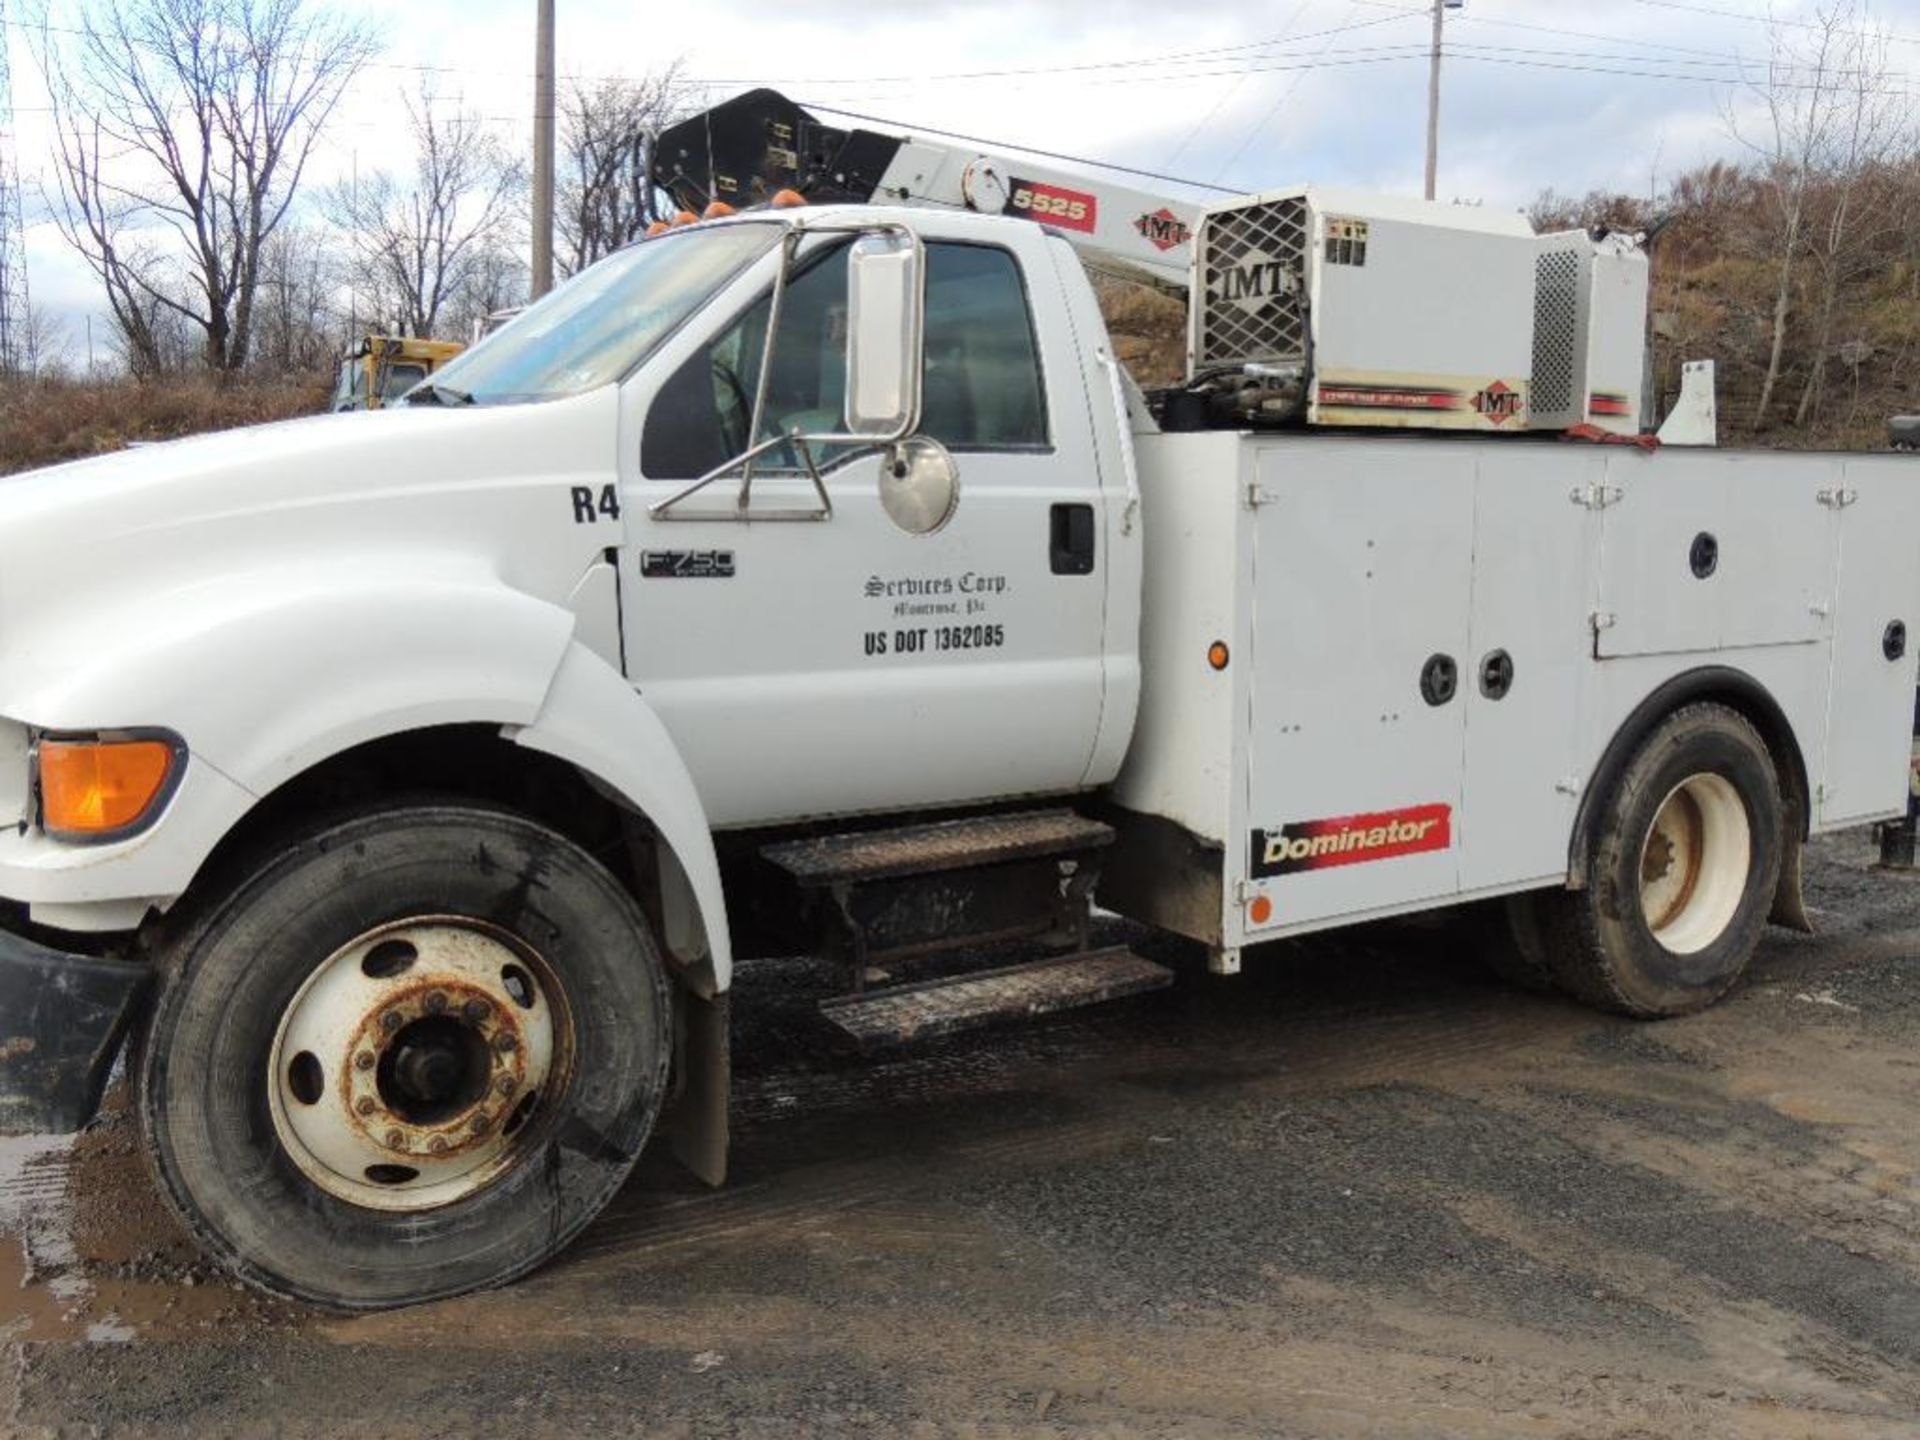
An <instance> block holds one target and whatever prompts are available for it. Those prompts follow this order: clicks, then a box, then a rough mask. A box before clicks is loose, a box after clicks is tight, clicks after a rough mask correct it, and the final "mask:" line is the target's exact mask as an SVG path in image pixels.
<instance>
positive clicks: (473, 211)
mask: <svg viewBox="0 0 1920 1440" xmlns="http://www.w3.org/2000/svg"><path fill="white" fill-rule="evenodd" d="M407 120H408V129H409V132H410V133H411V135H412V138H413V144H414V170H413V174H412V175H411V176H410V177H408V178H406V179H404V180H401V179H396V178H395V177H394V176H392V175H389V174H386V173H379V174H375V175H373V176H370V177H366V176H363V177H360V178H358V179H357V180H355V181H348V182H341V183H338V184H336V185H334V186H333V187H332V188H331V189H330V190H329V191H328V192H327V196H326V202H325V208H326V210H327V213H328V215H329V217H330V218H331V219H332V220H333V222H334V223H335V224H336V225H338V226H340V228H341V229H342V230H344V231H345V232H346V233H347V236H348V238H349V241H350V243H351V244H352V246H353V250H354V257H355V264H356V269H357V272H358V275H357V278H358V279H359V280H360V281H362V282H363V283H364V284H365V286H366V287H367V289H369V290H370V291H371V292H372V294H373V295H374V297H375V304H376V306H377V307H378V313H380V314H382V315H391V317H392V318H393V321H394V323H396V324H398V325H399V326H400V327H401V329H402V331H403V332H404V333H406V334H409V335H419V336H429V335H432V334H433V333H434V331H435V329H436V328H437V327H438V326H439V324H440V323H441V316H442V312H443V311H445V310H447V309H448V308H449V306H457V304H458V301H459V297H461V296H462V295H463V294H464V293H465V292H466V291H467V290H468V289H470V288H472V287H473V286H474V285H476V284H479V283H482V282H483V281H489V280H491V279H492V278H493V275H494V273H495V271H496V270H497V266H494V265H493V263H492V252H493V251H494V250H495V249H497V248H498V246H499V244H500V241H501V239H502V237H503V235H504V233H505V231H506V228H507V225H508V222H509V220H510V219H511V217H512V214H513V201H514V198H515V196H516V195H517V194H518V193H519V191H520V190H521V188H522V187H523V185H524V183H525V181H524V175H523V173H522V171H521V169H520V167H519V165H518V163H517V162H516V161H515V160H513V159H512V158H511V157H510V156H509V153H508V151H507V149H506V147H505V146H503V145H502V144H500V142H499V141H498V139H497V138H496V137H495V136H494V135H493V134H492V133H491V132H490V131H488V130H487V128H486V126H485V124H484V122H483V121H482V120H481V119H480V117H479V116H478V115H476V114H474V113H473V112H472V111H471V110H468V109H466V108H465V107H463V106H460V105H458V104H456V105H455V106H454V107H452V108H451V110H447V109H443V107H442V106H441V105H440V104H439V103H438V101H437V100H436V98H435V96H434V94H433V93H432V91H431V90H430V89H423V90H422V91H421V93H420V94H419V96H418V97H417V98H415V99H411V100H409V101H408V102H407Z"/></svg>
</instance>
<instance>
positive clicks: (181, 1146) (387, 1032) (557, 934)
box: [136, 806, 672, 1310]
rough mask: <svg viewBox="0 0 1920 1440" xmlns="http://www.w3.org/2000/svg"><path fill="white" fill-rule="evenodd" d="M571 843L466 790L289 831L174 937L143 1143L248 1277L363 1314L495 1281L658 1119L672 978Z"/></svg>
mask: <svg viewBox="0 0 1920 1440" xmlns="http://www.w3.org/2000/svg"><path fill="white" fill-rule="evenodd" d="M669 984H670V982H669V980H668V978H667V974H666V971H665V968H664V967H663V965H662V964H661V961H660V958H659V954H658V951H657V949H656V947H655V945H654V942H653V939H652V936H651V934H650V932H649V929H648V926H647V923H646V920H645V917H644V916H643V915H642V914H641V912H640V910H639V907H638V906H637V905H636V904H635V903H634V900H633V898H632V896H631V895H629V894H628V893H627V892H626V891H625V890H624V889H623V888H622V887H621V886H620V884H619V883H618V882H617V881H616V880H615V879H614V878H613V876H612V875H610V874H609V873H608V872H607V871H606V870H605V869H604V868H603V867H601V866H600V865H599V864H598V863H597V862H596V861H595V860H594V859H593V858H592V857H591V856H589V855H588V854H586V852H584V851H583V850H581V849H580V848H579V847H578V846H576V845H574V844H573V843H572V842H570V841H568V840H566V839H565V838H563V837H562V836H560V835H557V834H555V833H553V832H551V831H549V830H546V829H544V828H542V827H541V826H538V825H535V824H533V823H531V822H529V821H526V820H523V819H521V818H519V817H516V816H512V815H508V814H504V813H501V812H497V811H491V810H481V809H472V808H467V807H462V806H431V807H427V806H422V807H412V808H406V809H396V810H391V811H386V812H383V813H380V814H377V815H370V816H365V817H361V818H358V819H354V820H351V821H348V822H346V823H344V824H339V825H336V826H333V827H331V828H328V829H325V830H322V831H319V832H317V833H315V834H313V835H310V836H308V837H306V838H304V839H302V840H300V841H298V842H296V843H294V844H292V845H289V846H288V847H286V848H285V849H283V850H282V851H281V852H280V853H278V854H277V855H276V856H274V857H273V858H272V859H271V860H269V861H268V862H267V863H266V864H265V865H264V866H262V867H261V868H259V869H258V870H257V871H255V872H254V873H253V874H252V875H251V876H250V877H249V878H247V879H246V880H245V881H244V882H243V883H242V884H241V885H239V886H238V887H237V889H236V890H235V891H234V892H233V893H232V894H231V895H230V897H228V898H227V899H226V900H225V901H224V902H223V903H221V904H219V905H218V906H216V907H214V908H213V909H212V910H211V911H210V912H209V913H207V914H206V915H205V916H203V917H202V918H201V919H200V920H199V921H198V922H197V923H196V924H194V925H192V926H191V927H190V928H189V929H188V931H187V932H186V933H185V934H184V935H183V936H182V937H181V938H180V939H179V941H178V942H177V943H176V944H175V945H174V946H173V947H172V950H171V952H170V954H169V956H168V957H167V961H166V965H165V971H164V974H163V980H162V989H161V994H160V1000H159V1003H158V1005H157V1006H156V1007H155V1011H154V1015H153V1018H152V1021H151V1027H150V1029H149V1031H148V1034H147V1037H146V1042H145V1044H144V1045H143V1046H142V1048H141V1054H142V1059H141V1063H140V1066H139V1070H138V1073H137V1076H136V1083H137V1086H138V1108H139V1116H140V1122H141V1126H142V1131H143V1135H144V1137H145V1140H146V1145H147V1149H148V1153H149V1154H150V1156H151V1157H152V1159H153V1161H154V1164H155V1168H156V1169H157V1171H158V1173H159V1176H160V1180H161V1183H162V1187H163V1189H164V1191H165V1193H166V1195H167V1197H168V1199H169V1200H170V1202H171V1203H172V1205H173V1206H174V1208H175V1209H176V1210H177V1211H178V1212H179V1214H180V1215H181V1218H182V1219H183V1220H184V1221H185V1222H186V1223H187V1225H188V1227H189V1228H190V1229H191V1230H192V1231H194V1233H195V1234H196V1235H197V1236H198V1237H199V1238H200V1239H201V1240H202V1241H203V1242H204V1243H205V1244H206V1245H207V1246H208V1247H209V1248H210V1249H211V1250H213V1251H214V1252H215V1254H217V1255H218V1256H219V1257H220V1258H221V1259H222V1260H223V1261H224V1262H225V1263H226V1264H227V1265H228V1266H230V1267H231V1268H232V1269H234V1270H235V1271H236V1272H238V1273H239V1274H240V1275H241V1276H242V1277H244V1278H245V1279H247V1280H250V1281H252V1282H254V1283H256V1284H259V1285H261V1286H263V1287H264V1288H267V1289H269V1290H273V1291H275V1292H277V1293H280V1294H284V1295H289V1296H293V1297H295V1298H298V1299H302V1300H306V1301H310V1302H313V1303H317V1304H322V1305H328V1306H332V1307H336V1308H341V1309H350V1310H366V1309H378V1308H383V1307H387V1306H394V1305H403V1304H410V1303H413V1302H417V1301H422V1300H430V1299H436V1298H440V1297H443V1296H447V1295H453V1294H458V1293H460V1292H461V1291H465V1290H472V1289H475V1288H478V1287H482V1286H487V1285H494V1284H499V1283H502V1282H505V1281H507V1280H510V1279H513V1278H514V1277H516V1276H518V1275H521V1274H523V1273H525V1272H526V1271H528V1270H530V1269H532V1268H533V1267H534V1266H536V1265H538V1264H540V1263H541V1262H542V1261H543V1260H545V1259H547V1258H548V1257H549V1256H551V1255H553V1254H554V1253H555V1252H557V1251H558V1250H559V1249H561V1248H562V1247H563V1246H564V1245H566V1244H567V1242H568V1241H570V1240H571V1239H572V1238H573V1236H574V1235H575V1234H576V1233H578V1231H579V1230H580V1228H581V1227H582V1226H584V1225H585V1224H586V1223H587V1222H588V1221H589V1220H590V1219H592V1218H593V1216H594V1215H595V1214H596V1213H597V1212H598V1211H599V1210H600V1208H601V1207H602V1206H603V1205H604V1204H605V1203H606V1201H607V1200H608V1199H610V1198H611V1197H612V1195H613V1193H614V1192H615V1190H617V1189H618V1188H619V1186H620V1184H621V1182H622V1181H623V1180H624V1179H625V1178H626V1176H627V1174H628V1172H629V1171H630V1170H631V1169H632V1167H633V1164H634V1161H635V1160H636V1159H637V1158H638V1156H639V1153H640V1149H641V1146H642V1145H643V1144H644V1143H645V1141H646V1139H647V1136H648V1133H649V1132H650V1131H651V1129H652V1126H653V1122H654V1120H655V1118H656V1116H657V1115H658V1113H659V1109H660V1105H661V1101H662V1098H663V1096H664V1094H665V1090H666V1079H667V1065H668V1060H669V1057H670V1053H671V1033H672V1032H671V992H670V988H669Z"/></svg>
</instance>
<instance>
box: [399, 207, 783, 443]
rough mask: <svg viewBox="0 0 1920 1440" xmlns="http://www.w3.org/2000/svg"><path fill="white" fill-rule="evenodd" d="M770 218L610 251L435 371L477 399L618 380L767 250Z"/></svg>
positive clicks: (524, 396)
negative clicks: (594, 263) (480, 341)
mask: <svg viewBox="0 0 1920 1440" xmlns="http://www.w3.org/2000/svg"><path fill="white" fill-rule="evenodd" d="M785 228H786V227H785V226H782V225H779V224H776V223H766V224H756V223H751V222H749V223H745V224H736V225H722V226H717V227H715V228H713V229H705V228H702V229H698V230H694V229H688V230H670V231H668V232H667V233H666V234H664V235H660V236H657V237H655V238H654V239H652V240H643V241H641V242H640V243H638V244H636V245H630V246H628V247H627V248H626V249H625V250H621V251H619V252H617V253H616V254H613V255H609V256H608V257H607V258H606V259H604V260H602V261H600V263H599V264H597V265H593V266H591V267H589V268H588V269H586V270H583V271H581V272H580V274H578V275H576V276H574V277H573V279H571V280H569V281H567V282H566V283H565V284H564V285H561V286H560V287H559V288H558V289H556V290H555V291H554V292H553V293H552V294H551V295H548V296H547V297H546V298H545V299H543V300H541V301H540V302H539V303H538V304H535V305H530V306H528V307H527V309H526V310H524V311H522V312H521V313H520V314H519V315H517V316H515V317H514V319H513V320H512V321H511V322H509V323H508V324H507V325H505V326H503V327H502V328H501V329H500V330H498V331H496V332H495V333H494V334H492V335H489V336H487V338H486V340H485V341H484V342H483V343H481V344H479V345H477V346H475V347H474V348H473V349H471V350H469V351H467V352H466V353H465V354H464V355H461V356H460V357H459V358H458V359H455V360H453V361H450V362H449V363H448V364H446V365H443V366H442V367H441V368H440V369H438V370H436V371H435V372H434V375H433V383H434V386H435V387H436V388H443V389H450V390H453V391H464V392H465V393H466V394H468V395H471V396H472V397H473V403H475V404H477V405H497V404H503V403H510V402H513V401H520V400H553V399H558V398H559V397H560V396H562V395H578V394H580V393H581V392H582V391H585V390H592V389H594V388H595V387H597V386H600V385H605V384H607V383H608V382H609V381H612V380H618V379H619V378H620V377H621V376H623V375H625V374H626V373H627V372H628V371H629V370H631V369H632V368H633V367H634V366H635V365H637V364H638V363H639V362H640V361H641V360H642V359H644V358H645V357H646V355H647V352H648V351H650V350H652V349H653V347H654V346H655V345H657V344H659V343H660V341H661V340H663V339H665V338H666V336H667V335H669V334H670V333H672V331H673V330H674V328H675V327H676V326H678V325H680V324H681V323H682V322H683V321H684V320H686V318H687V317H688V316H689V315H691V314H692V313H693V312H694V311H695V310H697V309H698V308H699V307H700V306H701V304H702V303H704V302H705V301H706V300H707V298H708V297H709V296H711V295H712V294H713V293H714V292H715V291H717V290H718V289H719V288H720V287H721V286H722V285H724V284H725V283H726V282H727V281H729V280H731V279H732V278H733V277H734V276H735V275H737V274H738V273H739V272H740V271H741V270H742V269H744V268H745V267H746V266H747V265H749V264H751V263H752V262H753V261H754V260H756V259H758V258H759V257H760V256H762V255H764V254H766V252H767V251H768V250H770V249H772V248H773V246H774V244H775V243H776V242H777V241H778V240H779V238H780V235H781V233H782V232H783V231H784V229H785Z"/></svg>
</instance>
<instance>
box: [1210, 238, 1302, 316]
mask: <svg viewBox="0 0 1920 1440" xmlns="http://www.w3.org/2000/svg"><path fill="white" fill-rule="evenodd" d="M1296 288H1297V286H1296V285H1295V281H1294V275H1293V272H1292V271H1291V270H1289V269H1288V268H1287V265H1286V262H1285V261H1282V260H1276V259H1274V258H1273V256H1271V255H1267V254H1264V253H1263V252H1261V251H1259V250H1249V251H1248V252H1247V253H1246V254H1244V255H1242V256H1241V257H1240V258H1239V259H1238V260H1234V261H1231V262H1229V263H1228V264H1226V265H1223V266H1221V267H1220V268H1219V269H1218V270H1214V271H1210V272H1209V273H1208V276H1207V291H1208V293H1209V294H1211V295H1212V296H1213V297H1214V298H1216V299H1219V300H1224V301H1226V302H1227V303H1228V304H1230V305H1238V306H1239V307H1240V308H1241V309H1243V310H1256V311H1257V310H1259V309H1260V308H1261V307H1263V306H1264V305H1266V304H1267V302H1268V301H1270V300H1276V299H1278V298H1280V297H1281V296H1283V295H1292V294H1293V293H1294V291H1295V289H1296Z"/></svg>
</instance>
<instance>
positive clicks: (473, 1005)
mask: <svg viewBox="0 0 1920 1440" xmlns="http://www.w3.org/2000/svg"><path fill="white" fill-rule="evenodd" d="M492 1012H493V1007H492V1006H491V1005H489V1004H487V1002H486V1001H484V1000H482V999H480V998H479V997H478V996H475V997H474V998H473V999H471V1000H469V1001H467V1003H466V1004H465V1005H463V1006H462V1007H461V1008H460V1013H461V1014H462V1015H465V1016H466V1017H467V1019H469V1020H471V1021H472V1022H473V1023H474V1024H475V1025H478V1024H479V1023H480V1022H481V1021H482V1020H484V1019H486V1018H487V1016H488V1015H490V1014H491V1013H492Z"/></svg>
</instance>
